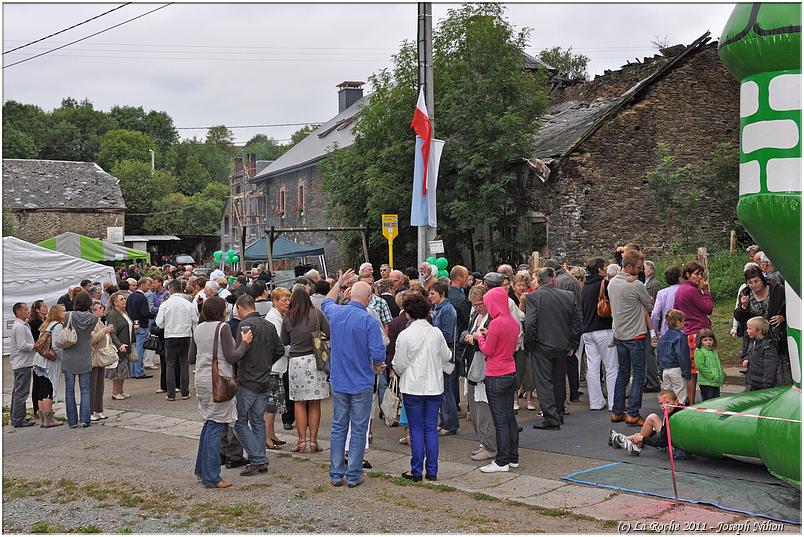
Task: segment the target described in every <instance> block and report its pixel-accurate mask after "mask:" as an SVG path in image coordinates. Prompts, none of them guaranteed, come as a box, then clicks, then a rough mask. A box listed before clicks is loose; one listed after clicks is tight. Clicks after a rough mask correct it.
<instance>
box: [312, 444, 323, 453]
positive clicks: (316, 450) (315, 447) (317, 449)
mask: <svg viewBox="0 0 804 537" xmlns="http://www.w3.org/2000/svg"><path fill="white" fill-rule="evenodd" d="M321 451H324V450H323V448H321V447H319V445H318V442H310V453H319V452H321Z"/></svg>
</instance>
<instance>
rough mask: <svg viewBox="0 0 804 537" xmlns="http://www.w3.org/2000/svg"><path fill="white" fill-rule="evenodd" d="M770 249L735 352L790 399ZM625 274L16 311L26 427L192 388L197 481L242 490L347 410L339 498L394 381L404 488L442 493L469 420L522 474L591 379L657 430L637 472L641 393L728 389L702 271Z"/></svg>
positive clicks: (502, 468) (654, 420)
mask: <svg viewBox="0 0 804 537" xmlns="http://www.w3.org/2000/svg"><path fill="white" fill-rule="evenodd" d="M758 250H759V249H758V248H757V247H754V246H752V247H751V248H749V249H748V255H749V257H750V259H751V261H750V262H749V263H748V264H746V266H745V268H744V274H743V276H744V279H745V284H744V285H743V286H742V287H741V288H740V290H739V293H738V296H737V300H736V304H735V311H734V325H733V330H732V334H731V335H732V336H733V337H742V338H743V339H744V344H743V349H742V354H741V363H742V365H743V367H746V368H747V370H746V386H747V389H750V390H755V389H762V388H767V387H772V386H775V385H784V384H789V383H791V382H792V379H791V374H790V368H789V363H788V360H787V339H786V333H785V327H786V325H785V302H784V301H785V298H784V297H785V295H784V288H783V286H784V280H783V279H782V278H781V275H780V274H779V273H778V271H776V270H775V269H774V267H773V265H772V264H771V262H770V260H769V259H768V258H767V256H765V254H763V253H762V252H760V251H758ZM613 257H614V263H607V262H606V260H605V259H603V258H602V257H594V258H592V259H590V260H588V262H587V263H586V266H585V267H570V266H568V264H566V263H561V262H559V260H556V259H545V260H543V261H542V263H540V265H541V266H540V267H536V268H531V267H528V266H527V265H521V266H519V267H518V269H519V270H518V271H515V270H514V268H513V267H512V266H511V265H507V264H503V265H500V266H499V267H498V268H497V270H496V271H492V272H488V273H486V274H481V273H478V272H470V271H469V270H468V269H467V268H466V267H463V266H460V265H455V266H453V267H452V268H451V270H450V271H449V277H447V278H438V277H437V274H438V268H437V267H436V266H434V265H430V264H428V263H426V262H425V263H422V264H421V265H420V266H419V267H418V269H414V268H409V269H407V270H406V271H404V272H402V271H399V270H392V269H391V267H390V266H388V265H385V264H384V265H382V266H380V267H379V271H378V273H379V276H380V278H379V279H378V280H376V281H375V268H374V266H373V265H371V264H370V263H364V264H363V265H361V266H360V267H359V269H358V270H357V272H355V271H353V270H351V269H349V270H346V271H345V272H343V273H339V275H338V277H337V278H334V277H326V275H322V274H320V273H319V272H318V271H316V270H314V269H313V270H310V271H309V272H307V273H306V274H305V275H304V276H303V277H299V278H297V279H296V280H295V281H294V282H293V284H292V285H290V286H289V288H285V287H281V286H273V285H272V283H271V276H270V275H269V274H268V273H267V272H266V271H265V269H264V267H263V266H262V265H258V266H256V267H254V268H253V269H252V270H251V271H250V272H249V273H248V274H244V273H235V274H231V275H229V276H227V275H226V274H225V273H224V272H223V271H221V270H216V271H214V272H213V273H212V274H210V279H209V280H208V279H207V278H205V277H204V276H196V275H194V274H193V272H192V268H191V267H185V270H181V269H179V268H176V267H172V266H165V267H161V268H157V267H145V268H144V269H141V268H140V267H137V266H133V265H132V266H131V267H128V268H120V269H118V273H117V274H118V281H117V282H103V283H98V282H92V281H89V280H85V281H82V282H80V283H79V284H78V285H75V286H71V287H70V288H69V289H68V290H67V293H65V295H64V296H62V297H61V298H59V300H58V302H57V303H56V304H53V305H51V306H49V307H48V305H47V304H45V303H44V302H43V301H42V300H36V301H34V302H33V303H32V304H31V305H30V307H29V306H28V305H27V304H23V303H18V304H15V305H14V307H13V313H14V316H15V321H14V324H13V328H12V330H11V345H10V354H11V365H12V368H13V371H14V390H13V395H12V405H11V416H10V418H11V424H12V425H13V426H14V427H28V426H32V425H35V424H36V423H37V421H38V424H39V425H40V427H43V428H50V427H58V426H60V425H63V423H62V422H61V421H59V420H57V419H55V418H54V415H53V404H54V401H58V400H61V399H63V400H64V401H65V406H66V414H67V424H68V426H69V427H72V428H76V427H89V426H90V425H91V423H92V422H95V421H98V420H103V419H106V416H105V415H104V404H103V403H104V387H105V380H107V379H108V380H111V381H112V388H111V398H112V399H115V400H122V399H127V398H129V397H131V395H129V394H128V393H127V392H126V391H125V383H126V382H127V381H129V380H130V379H148V378H152V375H151V374H150V373H149V372H148V371H149V370H151V369H153V370H156V369H158V370H159V371H160V387H159V389H158V390H157V393H159V394H164V397H165V400H166V401H168V402H171V401H175V400H176V398H177V396H178V397H180V398H181V399H189V398H190V397H191V396H192V391H191V378H194V387H195V396H196V398H197V400H198V407H199V412H200V414H201V417H202V418H203V420H204V426H203V429H202V432H201V437H200V440H199V446H198V455H197V460H196V466H195V475H196V476H197V478H198V479H199V481H201V483H202V484H203V485H204V486H207V487H215V488H227V487H229V486H231V483H230V482H228V481H224V480H223V479H222V478H221V466H222V465H225V466H226V467H227V468H236V467H241V466H242V467H243V469H242V471H241V472H240V475H241V476H253V475H258V474H261V473H264V472H266V471H267V469H268V457H267V453H268V451H270V450H279V449H283V446H284V445H285V442H283V441H282V440H280V439H279V438H278V436H277V434H276V432H275V422H276V420H277V416H280V417H281V421H282V425H283V427H284V429H285V430H292V429H293V428H294V424H295V429H296V433H297V440H296V443H295V445H293V446H290V449H291V450H292V451H294V452H297V453H302V452H305V451H306V450H308V449H309V451H311V452H318V451H322V448H321V446H320V445H319V440H318V436H319V428H320V422H321V413H322V409H321V403H322V401H323V400H325V399H328V398H331V400H332V416H331V418H332V419H331V422H332V427H331V431H330V463H331V465H330V478H331V482H332V485H333V486H341V485H343V484H346V485H348V486H349V487H354V486H357V485H359V484H360V483H361V482H362V481H363V479H364V473H363V468H364V466H365V465H366V461H365V460H364V453H365V449H366V448H367V446H368V444H369V442H370V440H371V437H372V433H371V429H372V422H371V421H372V420H371V418H372V415H373V413H374V409H375V408H376V405H377V403H382V402H383V401H384V400H385V396H386V391H387V390H389V382H390V384H391V386H392V387H393V388H394V390H395V391H394V393H397V391H398V393H399V396H400V397H401V400H402V405H401V408H400V409H399V411H398V415H396V416H384V415H383V411H382V410H381V411H380V413H379V414H380V418H381V419H384V420H385V422H386V423H389V424H397V423H398V424H399V425H401V426H402V428H403V430H404V432H405V434H404V436H403V437H402V438H400V440H399V441H400V443H401V444H407V445H409V446H410V450H411V465H410V470H409V471H406V472H405V473H404V474H403V477H405V478H406V479H410V480H413V481H419V480H421V479H428V480H436V479H437V476H438V449H439V437H441V436H449V435H455V434H457V433H458V432H459V429H460V425H461V418H466V421H468V422H470V423H471V427H472V428H473V430H474V432H475V433H476V434H477V436H478V438H479V439H480V445H479V446H478V448H477V449H475V450H473V452H472V453H471V455H469V457H470V458H471V460H474V461H483V465H482V467H481V468H480V470H481V471H482V472H484V473H494V472H507V471H509V470H510V469H511V468H516V467H517V466H518V465H519V433H520V432H521V431H522V428H521V427H520V426H519V425H518V422H517V414H518V413H519V412H520V411H522V410H523V409H525V410H526V411H528V412H530V411H533V412H536V411H537V410H539V412H538V415H539V416H540V417H541V420H537V423H536V424H535V425H533V427H534V428H536V429H540V430H543V431H550V430H558V429H560V428H561V427H562V426H563V425H564V421H565V417H566V416H567V414H568V413H567V411H566V409H567V405H568V403H569V402H579V401H580V397H581V396H582V395H583V393H582V392H581V391H580V385H581V381H582V380H583V378H584V377H585V380H586V388H587V390H588V392H589V394H588V406H589V408H590V410H593V411H608V412H609V413H610V421H611V423H615V424H616V423H623V424H625V425H627V426H631V427H639V428H640V431H639V433H636V434H635V435H630V436H626V435H623V434H622V433H617V432H616V431H614V430H612V431H611V432H610V434H609V444H610V445H612V446H614V447H622V448H626V449H627V450H628V451H629V453H631V454H635V455H638V454H639V452H640V450H641V448H642V446H643V445H644V444H647V445H655V446H657V447H666V446H665V445H663V443H664V442H666V440H664V436H663V434H662V426H663V423H662V420H661V419H660V417H657V416H656V415H655V414H654V415H650V416H648V418H647V419H646V418H643V417H642V415H641V407H642V395H643V392H659V403H660V405H671V406H672V407H673V410H672V411H673V412H675V411H678V410H679V407H681V406H685V405H690V404H693V403H695V402H696V401H697V400H699V399H698V393H699V391H700V400H707V399H710V398H714V397H719V396H720V387H721V386H722V385H723V383H724V379H725V374H724V370H723V367H722V364H721V359H720V357H719V356H718V353H717V341H716V338H715V335H714V332H713V331H712V326H711V321H710V319H709V316H710V315H711V314H712V309H713V301H712V295H711V293H710V290H709V283H708V281H707V274H706V271H705V268H704V267H703V266H702V265H701V264H699V263H698V262H697V261H690V262H688V263H685V264H684V265H683V266H677V265H673V266H670V267H668V268H667V269H666V270H665V271H664V280H665V283H666V286H665V285H663V284H662V283H660V282H659V281H658V279H657V275H656V273H655V272H656V267H655V265H654V263H652V262H650V261H648V260H646V259H645V256H644V254H643V253H642V251H641V250H640V248H639V247H638V246H636V245H634V244H627V245H625V246H623V247H620V248H618V249H617V251H616V252H615V253H614V256H613ZM145 274H151V276H146V275H145ZM271 287H273V288H271ZM155 356H158V357H159V365H158V366H157V365H154V357H155ZM191 370H192V371H193V373H194V376H193V377H191ZM76 379H77V381H78V385H79V394H80V395H79V402H78V403H77V402H76V396H75V383H76ZM62 380H63V381H64V386H65V389H64V392H63V393H62V392H61V391H60V390H61V381H62ZM221 383H222V384H221ZM227 386H229V392H227V390H226V387H227ZM660 390H661V391H660ZM222 393H228V395H221V394H222ZM29 395H30V396H31V398H32V400H33V407H34V414H33V417H30V416H27V415H26V401H27V398H28V396H29ZM522 399H524V401H523V403H522V406H520V401H521V400H522ZM462 401H464V402H465V404H463V405H462ZM382 407H383V408H384V409H385V410H388V408H392V407H388V406H386V405H382ZM464 408H465V409H466V413H465V412H464ZM548 434H549V433H548Z"/></svg>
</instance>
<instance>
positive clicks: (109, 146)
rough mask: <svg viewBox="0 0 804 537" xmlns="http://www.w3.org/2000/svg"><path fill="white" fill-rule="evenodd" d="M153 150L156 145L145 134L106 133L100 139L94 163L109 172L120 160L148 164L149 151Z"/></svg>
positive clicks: (117, 131) (149, 160) (128, 132)
mask: <svg viewBox="0 0 804 537" xmlns="http://www.w3.org/2000/svg"><path fill="white" fill-rule="evenodd" d="M153 150H156V144H154V141H153V140H152V139H151V137H150V136H148V135H147V134H144V133H142V132H138V131H130V130H114V131H108V132H106V133H105V134H103V136H101V137H100V148H99V149H98V153H97V154H96V155H95V162H97V163H98V165H99V166H100V167H101V168H103V169H104V170H111V169H112V168H113V167H114V165H115V164H117V163H118V162H120V161H121V160H138V161H140V162H148V163H150V162H151V154H150V151H153Z"/></svg>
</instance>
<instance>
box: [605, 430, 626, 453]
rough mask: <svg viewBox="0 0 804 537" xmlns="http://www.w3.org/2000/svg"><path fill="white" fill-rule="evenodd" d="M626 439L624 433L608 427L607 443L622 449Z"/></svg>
mask: <svg viewBox="0 0 804 537" xmlns="http://www.w3.org/2000/svg"><path fill="white" fill-rule="evenodd" d="M627 440H628V439H627V438H626V437H625V435H624V434H622V433H618V432H617V431H615V430H614V429H609V445H610V446H611V447H613V448H615V449H623V448H624V447H625V446H626V441H627Z"/></svg>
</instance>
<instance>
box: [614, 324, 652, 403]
mask: <svg viewBox="0 0 804 537" xmlns="http://www.w3.org/2000/svg"><path fill="white" fill-rule="evenodd" d="M615 341H616V342H617V362H618V368H619V369H617V383H616V384H615V385H614V404H613V405H612V407H611V412H612V413H613V414H622V413H623V412H625V386H626V385H627V384H628V379H629V377H631V373H632V370H633V379H631V395H629V396H628V415H629V416H632V417H636V416H639V409H640V408H642V387H643V386H644V384H645V340H644V339H628V340H620V339H617V340H615Z"/></svg>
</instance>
